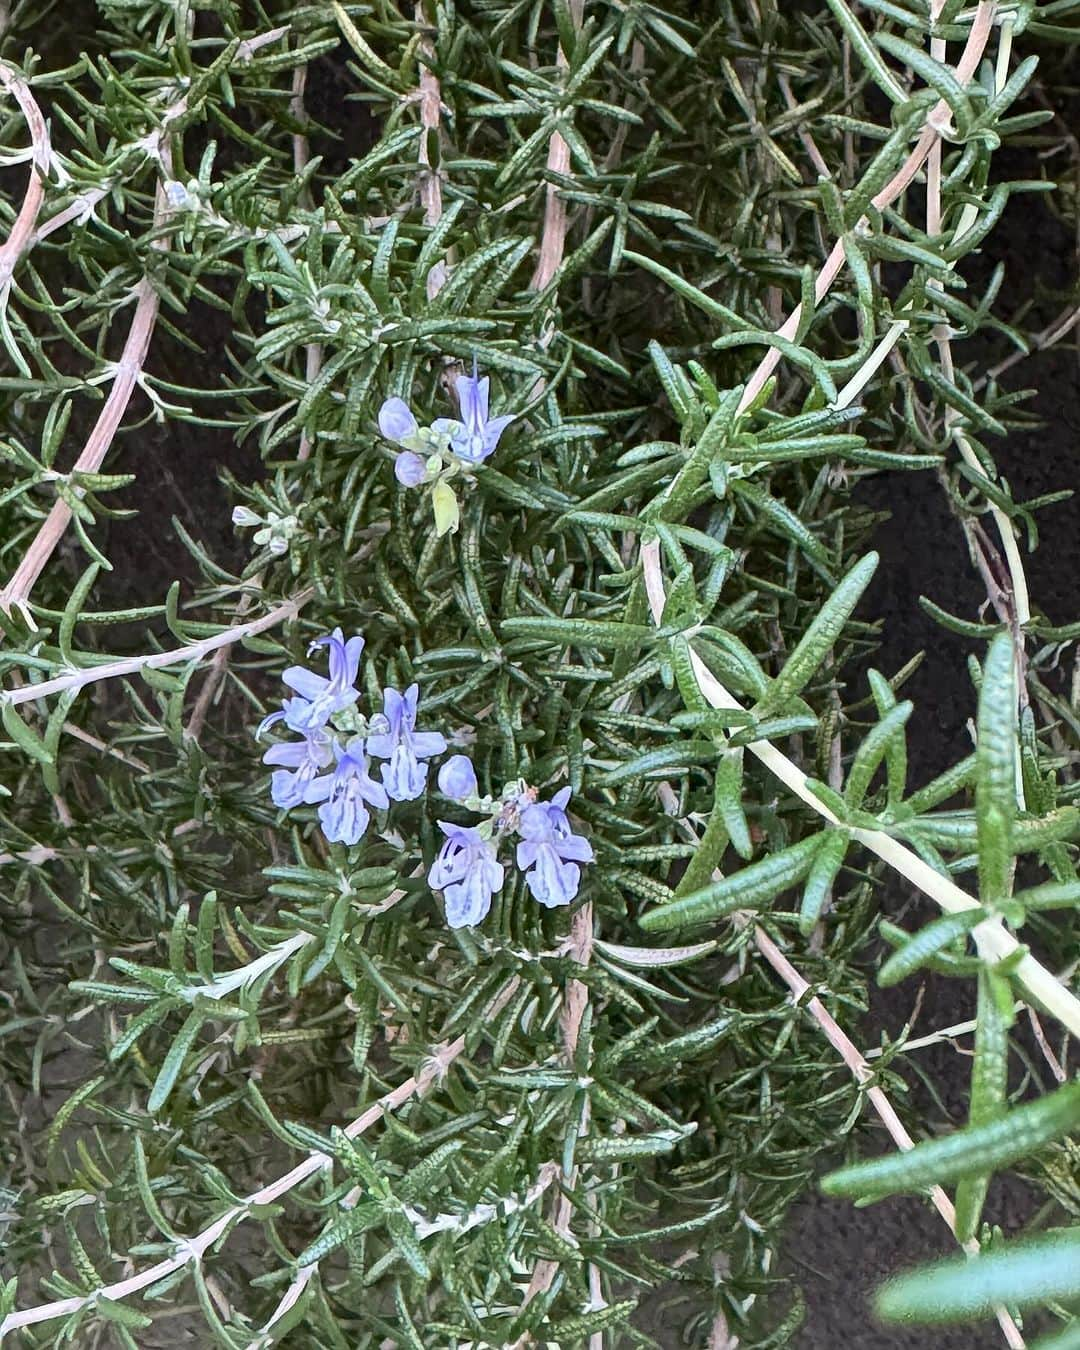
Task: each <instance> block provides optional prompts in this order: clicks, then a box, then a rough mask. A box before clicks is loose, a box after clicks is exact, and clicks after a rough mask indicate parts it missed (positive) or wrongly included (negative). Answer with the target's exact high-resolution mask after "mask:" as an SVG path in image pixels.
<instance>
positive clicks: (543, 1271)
mask: <svg viewBox="0 0 1080 1350" xmlns="http://www.w3.org/2000/svg"><path fill="white" fill-rule="evenodd" d="M564 950H565V952H566V954H567V955H568V956H570V957H571V958H572V959H573V960H574V961H575V962H576V963H577V965H579V966H587V965H588V964H589V962H590V960H591V959H592V950H593V907H592V903H591V902H587V903H585V904H584V905H582V906H581V908H580V909H579V910H578V911H577V913H576V914H575V915H574V917H573V920H572V921H571V924H570V935H569V937H568V938H567V940H566V944H565V948H564ZM588 1004H589V987H588V985H587V984H585V983H583V982H582V981H581V980H579V979H576V978H571V979H569V980H567V982H566V991H565V993H564V995H563V1008H562V1015H561V1018H560V1026H561V1029H562V1039H563V1051H564V1054H565V1056H566V1061H567V1063H568V1064H569V1065H570V1066H571V1067H572V1066H573V1064H574V1060H575V1058H576V1057H577V1049H578V1041H579V1039H580V1036H581V1023H582V1019H583V1018H584V1016H585V1009H586V1008H587V1007H588ZM588 1128H589V1111H588V1103H586V1108H585V1110H584V1111H583V1112H582V1115H581V1125H580V1133H582V1134H584V1133H585V1132H586V1131H587V1130H588ZM578 1171H579V1169H578V1167H577V1165H576V1164H574V1166H573V1167H571V1169H570V1173H569V1175H568V1176H567V1177H566V1178H565V1181H566V1186H565V1189H564V1190H563V1191H561V1192H560V1194H559V1195H558V1196H557V1197H556V1200H555V1204H554V1206H553V1209H552V1215H551V1225H552V1227H553V1228H554V1229H555V1231H556V1232H557V1233H558V1234H559V1235H560V1236H561V1237H569V1235H570V1222H571V1219H572V1218H573V1214H574V1202H573V1201H572V1200H571V1198H570V1196H569V1195H568V1194H567V1192H568V1191H573V1190H574V1188H575V1187H576V1186H577V1182H578ZM558 1270H559V1262H558V1261H557V1260H542V1261H538V1262H537V1263H536V1266H535V1267H534V1269H533V1273H532V1278H531V1279H530V1280H529V1283H528V1285H527V1287H526V1289H525V1295H524V1298H523V1299H522V1302H521V1308H527V1307H528V1306H529V1304H530V1303H531V1302H532V1301H533V1299H535V1298H536V1297H538V1295H540V1294H546V1293H547V1291H548V1290H549V1289H550V1288H551V1285H552V1282H553V1281H554V1279H555V1276H556V1274H557V1273H558ZM589 1287H590V1292H591V1294H592V1296H593V1298H594V1299H598V1300H600V1301H599V1302H598V1304H597V1306H600V1307H602V1306H603V1302H602V1293H601V1289H600V1272H599V1271H598V1270H596V1269H595V1268H594V1267H592V1266H590V1267H589ZM519 1312H520V1309H519ZM533 1343H534V1338H533V1336H532V1334H531V1332H526V1333H525V1335H523V1336H521V1337H519V1338H518V1340H517V1341H515V1342H514V1345H513V1347H511V1350H520V1348H522V1347H524V1346H527V1345H532V1344H533ZM602 1347H603V1337H602V1335H601V1339H600V1340H599V1341H597V1340H596V1338H595V1337H590V1339H589V1350H602Z"/></svg>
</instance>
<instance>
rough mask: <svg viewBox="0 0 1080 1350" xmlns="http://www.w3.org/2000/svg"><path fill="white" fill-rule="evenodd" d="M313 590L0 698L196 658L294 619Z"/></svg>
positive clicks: (14, 699)
mask: <svg viewBox="0 0 1080 1350" xmlns="http://www.w3.org/2000/svg"><path fill="white" fill-rule="evenodd" d="M314 594H315V590H314V588H313V587H311V586H306V587H305V588H304V589H303V590H302V591H299V592H298V593H297V594H296V595H294V596H293V598H292V599H291V600H286V601H285V602H284V603H283V604H280V605H278V606H276V608H274V609H272V610H270V612H269V613H268V614H264V615H263V616H262V618H260V619H252V620H251V621H250V623H238V624H235V625H234V626H233V627H232V628H226V629H224V630H223V631H222V632H220V633H215V634H214V636H213V637H208V638H203V640H202V641H201V642H192V643H191V644H189V645H188V646H187V647H177V648H175V649H174V650H173V651H169V652H151V653H149V655H147V656H129V657H126V658H125V659H124V660H122V661H110V662H108V663H107V664H106V665H103V666H87V667H86V668H85V669H84V670H73V671H71V672H70V673H69V674H67V675H58V676H56V678H55V679H52V680H42V681H41V682H40V683H39V684H27V685H24V686H23V687H22V688H21V689H6V690H2V691H0V701H2V702H4V703H8V704H12V705H15V704H18V703H30V702H33V700H35V699H39V698H46V697H48V695H50V694H60V693H62V692H63V691H64V690H65V689H83V688H85V686H86V685H88V684H96V683H97V682H98V681H99V680H111V679H115V678H116V677H117V676H119V675H136V674H138V672H139V671H140V670H161V669H163V668H164V667H166V666H179V665H183V664H184V663H185V662H186V661H199V660H201V659H202V658H203V657H204V656H206V655H208V654H209V653H210V652H213V651H217V649H218V648H219V647H227V646H229V644H230V643H232V642H240V641H242V639H244V638H247V637H254V636H255V635H256V634H257V633H265V632H266V630H267V629H268V628H274V627H276V626H277V625H278V624H279V623H283V622H284V621H285V620H286V619H294V618H295V617H296V616H297V614H298V613H299V612H300V610H301V609H303V607H304V606H305V605H306V604H307V602H308V601H309V600H310V599H311V597H312V596H313V595H314Z"/></svg>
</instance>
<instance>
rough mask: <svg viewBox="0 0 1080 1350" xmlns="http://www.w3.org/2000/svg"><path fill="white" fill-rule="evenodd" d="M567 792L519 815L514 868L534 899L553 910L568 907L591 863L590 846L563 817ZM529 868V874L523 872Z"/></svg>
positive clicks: (564, 816)
mask: <svg viewBox="0 0 1080 1350" xmlns="http://www.w3.org/2000/svg"><path fill="white" fill-rule="evenodd" d="M569 800H570V789H569V788H568V787H565V788H563V789H562V791H561V792H557V793H556V794H555V796H554V797H553V798H552V799H551V801H549V802H534V803H533V804H532V805H531V806H527V807H526V808H525V810H524V811H522V813H521V820H520V822H519V824H518V833H519V834H520V835H521V843H520V844H518V846H517V865H518V867H520V868H521V870H522V871H523V872H525V882H526V885H527V886H528V887H529V890H530V891H531V892H532V893H533V897H534V898H535V899H537V900H539V901H540V903H541V904H542V905H547V906H548V908H552V907H554V906H556V905H568V904H569V903H570V901H571V900H573V898H574V896H575V895H577V893H578V886H579V885H580V884H581V868H580V867H578V863H586V862H592V860H593V851H592V845H591V844H590V843H589V841H588V840H587V839H585V838H584V837H583V836H582V835H580V834H575V833H574V832H573V830H572V829H571V827H570V821H569V820H568V818H567V815H566V804H567V802H568V801H569ZM527 868H532V871H526V869H527Z"/></svg>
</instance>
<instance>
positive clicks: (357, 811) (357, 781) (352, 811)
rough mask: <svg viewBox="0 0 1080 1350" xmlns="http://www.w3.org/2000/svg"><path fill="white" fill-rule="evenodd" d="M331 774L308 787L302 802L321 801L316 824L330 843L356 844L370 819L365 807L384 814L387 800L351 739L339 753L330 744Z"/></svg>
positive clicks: (358, 742) (361, 748) (358, 744)
mask: <svg viewBox="0 0 1080 1350" xmlns="http://www.w3.org/2000/svg"><path fill="white" fill-rule="evenodd" d="M334 758H335V759H336V760H337V765H336V766H335V768H334V772H333V773H331V774H327V775H325V777H323V778H316V779H315V780H314V782H312V783H310V784H309V785H308V788H307V791H306V793H305V796H304V800H305V801H307V802H321V803H322V805H321V806H320V807H319V823H320V824H321V825H322V831H323V834H325V835H326V837H327V839H329V840H330V841H331V843H340V844H356V843H359V842H360V840H361V838H362V837H363V834H364V831H365V830H366V829H367V827H368V822H369V821H370V820H371V812H370V811H369V810H368V809H367V808H368V806H377V807H378V808H379V809H380V810H382V811H385V810H387V809H388V808H389V806H390V799H389V797H387V795H386V789H385V788H384V787H383V786H382V784H381V783H376V782H375V780H374V778H372V777H371V775H370V774H369V773H368V759H367V755H365V754H364V742H363V740H362V738H361V737H359V736H354V737H353V739H352V740H351V741H350V742H349V743H348V745H347V746H346V747H345V749H344V750H343V749H342V748H341V745H340V743H339V742H338V741H335V742H334Z"/></svg>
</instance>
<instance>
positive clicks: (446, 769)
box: [439, 755, 477, 802]
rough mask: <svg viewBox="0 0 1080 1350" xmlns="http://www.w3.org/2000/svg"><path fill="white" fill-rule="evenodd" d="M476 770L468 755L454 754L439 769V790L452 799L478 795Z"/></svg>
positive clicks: (456, 799) (460, 799) (457, 799)
mask: <svg viewBox="0 0 1080 1350" xmlns="http://www.w3.org/2000/svg"><path fill="white" fill-rule="evenodd" d="M476 789H477V783H476V770H475V769H474V768H473V766H472V760H471V759H469V757H468V755H452V756H451V757H450V758H449V759H448V760H447V761H446V763H445V764H444V765H443V766H442V768H441V769H440V770H439V791H440V792H441V793H442V794H443V795H444V796H446V797H449V798H450V799H451V800H452V801H455V802H463V801H464V800H465V799H466V797H474V796H476Z"/></svg>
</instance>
